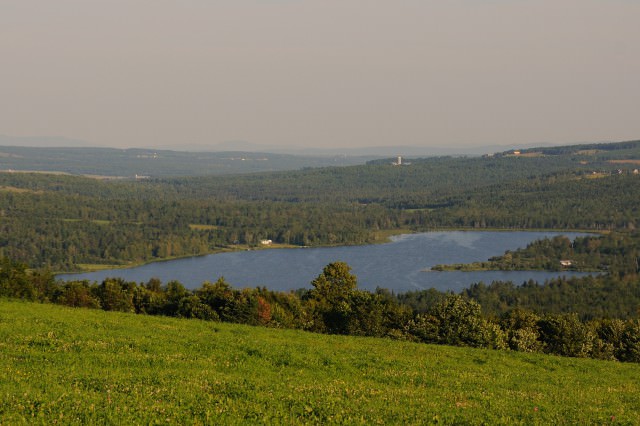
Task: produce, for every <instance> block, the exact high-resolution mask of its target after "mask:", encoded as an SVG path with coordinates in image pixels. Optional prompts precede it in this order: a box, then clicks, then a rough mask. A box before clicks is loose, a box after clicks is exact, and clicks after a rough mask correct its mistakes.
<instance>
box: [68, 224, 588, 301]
mask: <svg viewBox="0 0 640 426" xmlns="http://www.w3.org/2000/svg"><path fill="white" fill-rule="evenodd" d="M556 235H566V236H567V237H569V238H571V239H572V240H573V239H574V238H575V237H576V236H583V235H587V234H581V233H565V232H520V231H518V232H489V231H479V232H476V231H445V232H427V233H420V234H405V235H399V236H395V237H392V239H391V241H390V242H389V243H386V244H375V245H365V246H346V247H318V248H293V249H266V250H250V251H238V252H230V253H219V254H212V255H208V256H200V257H191V258H185V259H178V260H171V261H166V262H155V263H150V264H147V265H143V266H138V267H135V268H128V269H111V270H103V271H98V272H90V273H83V274H64V275H59V276H58V278H59V279H63V280H73V279H78V280H84V279H87V280H89V281H97V282H101V281H102V280H104V279H105V278H107V277H122V278H124V279H125V280H127V281H135V282H147V281H148V280H149V279H150V278H152V277H157V278H159V279H161V280H162V282H163V283H165V284H166V283H167V282H168V281H170V280H178V281H180V282H181V283H183V284H184V285H185V286H186V287H187V288H191V289H195V288H198V287H200V286H201V285H202V283H203V282H205V281H211V282H213V281H215V280H217V279H218V278H219V277H221V276H223V277H224V278H225V280H226V281H227V282H228V283H229V284H231V285H232V286H234V287H237V288H243V287H257V286H265V287H267V288H268V289H270V290H278V291H287V290H294V289H298V288H303V287H305V288H309V287H310V282H311V281H312V280H313V279H314V278H316V277H317V276H318V275H319V274H320V273H321V272H322V268H323V267H324V266H325V265H327V264H329V263H331V262H335V261H343V262H346V263H348V264H349V265H350V266H351V267H352V272H353V273H354V274H355V275H356V276H357V277H358V288H360V289H366V290H375V288H376V287H384V288H388V289H391V290H394V291H395V292H406V291H412V290H424V289H429V288H435V289H437V290H441V291H446V290H451V291H454V292H458V291H460V290H462V289H464V288H467V287H469V285H470V284H473V283H476V282H480V281H482V282H485V283H487V284H489V283H491V282H492V281H496V280H502V281H513V282H514V283H516V284H522V283H523V282H525V281H528V280H529V279H533V280H536V281H538V282H544V281H545V280H547V279H550V278H554V277H558V276H560V275H587V274H580V273H570V272H544V271H480V272H458V271H456V272H434V271H428V272H425V270H428V269H429V268H431V267H432V266H434V265H437V264H445V263H446V264H451V263H471V262H476V261H483V260H487V259H488V258H490V257H492V256H498V255H502V254H504V252H505V251H506V250H515V249H517V248H523V247H526V245H527V244H529V243H530V242H532V241H534V240H537V239H542V238H545V237H554V236H556Z"/></svg>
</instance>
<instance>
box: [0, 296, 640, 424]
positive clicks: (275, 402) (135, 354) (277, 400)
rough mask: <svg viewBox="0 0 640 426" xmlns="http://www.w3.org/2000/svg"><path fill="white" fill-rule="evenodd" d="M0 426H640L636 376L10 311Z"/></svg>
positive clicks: (502, 358) (91, 315)
mask: <svg viewBox="0 0 640 426" xmlns="http://www.w3.org/2000/svg"><path fill="white" fill-rule="evenodd" d="M0 401H2V403H1V404H0V423H3V424H17V423H29V424H34V423H40V424H45V423H46V424H50V423H53V422H61V423H65V424H68V423H109V424H111V423H113V424H133V423H137V424H141V423H161V422H162V423H165V422H167V423H187V424H212V423H215V424H237V423H246V424H255V423H256V422H266V423H277V424H281V423H287V424H292V423H322V424H327V423H349V424H353V423H367V424H376V423H379V424H424V423H440V422H442V423H446V424H450V423H472V424H479V423H490V424H513V423H525V424H578V423H579V424H589V423H597V424H605V423H609V422H612V421H615V422H622V423H629V424H631V423H636V424H637V423H639V422H640V365H637V364H620V363H614V362H603V361H594V360H582V359H569V358H558V357H552V356H541V355H529V354H522V353H510V352H498V351H489V350H477V349H464V348H451V347H441V346H430V345H423V344H414V343H407V342H398V341H392V340H385V339H371V338H353V337H339V336H323V335H316V334H311V333H304V332H299V331H291V330H272V329H266V328H258V327H256V328H253V327H247V326H238V325H230V324H221V323H211V322H201V321H196V320H179V319H171V318H161V317H151V316H140V315H129V314H119V313H109V312H102V311H94V310H81V309H70V308H62V307H59V306H53V305H41V304H31V303H24V302H15V301H7V300H0Z"/></svg>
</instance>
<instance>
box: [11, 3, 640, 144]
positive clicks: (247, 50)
mask: <svg viewBox="0 0 640 426" xmlns="http://www.w3.org/2000/svg"><path fill="white" fill-rule="evenodd" d="M639 16H640V2H635V1H630V0H609V1H606V2H605V1H601V0H556V1H551V0H540V1H533V0H522V1H507V0H487V1H482V2H480V1H473V0H451V1H447V2H440V1H433V0H403V1H402V2H390V1H381V0H348V1H335V0H322V1H320V0H215V1H205V0H190V1H185V2H174V1H169V0H155V1H151V0H139V1H136V2H130V1H125V0H111V1H108V2H100V1H86V0H58V1H55V2H51V1H44V0H5V1H3V4H2V13H0V57H1V58H2V68H1V69H0V76H2V78H0V96H1V99H2V101H1V102H0V135H7V136H12V137H16V138H21V137H33V136H39V137H48V138H52V139H55V137H61V138H66V139H69V140H77V141H78V143H79V144H83V143H85V142H86V143H87V145H88V146H89V145H91V146H106V147H117V148H124V147H172V148H180V147H193V146H213V145H219V144H228V145H230V146H233V143H230V141H248V142H249V143H250V144H255V145H258V146H272V147H273V146H277V147H290V148H295V149H312V148H342V149H346V148H358V147H372V146H423V147H448V148H458V147H460V148H462V147H478V146H489V145H510V144H528V145H531V144H570V143H578V142H598V141H620V140H631V139H638V138H640V120H638V117H639V116H640V102H639V100H640V79H639V78H638V76H639V75H640V54H638V46H640V28H639V27H638V25H637V22H636V21H637V18H638V17H639ZM238 145H240V144H238Z"/></svg>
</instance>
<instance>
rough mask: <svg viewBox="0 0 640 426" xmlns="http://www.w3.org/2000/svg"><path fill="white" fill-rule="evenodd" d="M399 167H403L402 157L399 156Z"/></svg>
mask: <svg viewBox="0 0 640 426" xmlns="http://www.w3.org/2000/svg"><path fill="white" fill-rule="evenodd" d="M397 164H398V166H402V157H401V156H399V155H398V163H397Z"/></svg>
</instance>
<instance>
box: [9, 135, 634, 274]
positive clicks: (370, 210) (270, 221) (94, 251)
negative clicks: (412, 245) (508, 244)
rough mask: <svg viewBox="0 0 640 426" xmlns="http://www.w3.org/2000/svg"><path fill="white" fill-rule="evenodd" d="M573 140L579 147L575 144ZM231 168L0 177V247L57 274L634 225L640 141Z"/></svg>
mask: <svg viewBox="0 0 640 426" xmlns="http://www.w3.org/2000/svg"><path fill="white" fill-rule="evenodd" d="M578 148H579V149H578ZM578 148H576V149H574V150H573V151H568V153H567V152H565V151H566V150H563V151H562V153H561V154H553V155H550V154H549V155H548V154H543V153H540V152H538V153H523V154H520V155H515V154H513V153H501V154H499V155H494V156H491V157H482V158H481V157H477V158H453V157H442V158H427V159H413V160H411V161H410V163H411V164H410V165H406V166H393V165H391V164H390V161H381V162H376V161H374V162H371V163H368V164H366V165H360V166H350V167H330V168H319V169H304V170H299V171H288V172H273V173H256V174H243V175H233V176H206V177H187V178H165V179H145V180H139V181H104V180H99V179H90V178H85V177H76V176H66V175H49V174H46V175H45V174H35V173H34V174H30V173H0V230H1V231H2V232H1V233H0V256H4V257H8V258H11V259H14V260H16V261H20V262H24V263H26V264H28V265H29V266H31V267H37V268H42V267H45V268H50V269H52V270H54V271H69V270H79V269H81V267H82V266H87V265H89V266H95V265H126V264H131V263H139V262H148V261H153V260H160V259H166V258H172V257H177V256H192V255H200V254H206V253H211V252H214V251H216V250H223V249H225V250H228V249H234V248H238V247H240V246H256V245H259V242H260V240H262V239H270V240H272V241H274V242H275V243H277V244H289V245H297V246H310V245H337V244H341V245H345V244H362V243H371V242H376V241H380V240H382V239H383V238H384V235H385V233H384V232H383V231H396V232H398V231H407V230H408V231H424V230H430V229H437V228H459V229H460V228H480V229H482V228H506V229H541V228H553V229H558V228H561V229H585V230H599V231H601V230H629V231H631V230H633V229H635V227H636V226H637V225H638V223H637V220H638V211H637V210H638V205H637V200H638V199H640V175H638V174H635V173H634V171H635V170H636V169H635V167H636V166H637V164H636V163H634V161H637V160H634V159H637V158H640V142H629V143H622V144H620V145H619V146H618V145H616V144H611V145H603V146H602V147H601V149H592V150H584V149H583V147H578Z"/></svg>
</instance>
